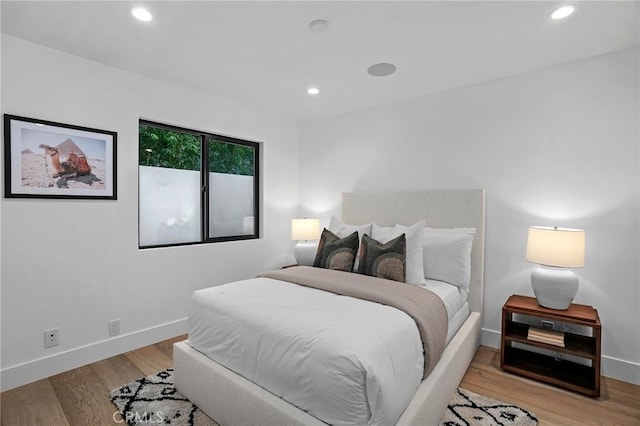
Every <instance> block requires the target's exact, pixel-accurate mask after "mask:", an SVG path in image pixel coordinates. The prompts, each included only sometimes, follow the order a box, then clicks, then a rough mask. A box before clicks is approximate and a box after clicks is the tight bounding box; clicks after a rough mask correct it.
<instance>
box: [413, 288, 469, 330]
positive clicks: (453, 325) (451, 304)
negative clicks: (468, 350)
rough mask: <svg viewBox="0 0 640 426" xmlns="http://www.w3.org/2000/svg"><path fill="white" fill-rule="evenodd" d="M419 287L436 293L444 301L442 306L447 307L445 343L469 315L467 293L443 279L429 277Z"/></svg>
mask: <svg viewBox="0 0 640 426" xmlns="http://www.w3.org/2000/svg"><path fill="white" fill-rule="evenodd" d="M420 287H422V288H426V289H427V290H429V291H431V292H433V293H435V294H437V295H438V297H440V299H441V300H442V301H443V302H444V306H445V308H446V309H447V318H448V319H449V323H448V329H447V343H449V341H451V339H452V338H453V336H454V335H455V334H456V332H457V331H458V329H460V327H461V326H462V323H464V321H465V320H466V319H467V317H468V316H469V303H468V302H467V298H468V296H469V293H468V292H467V291H466V290H464V289H461V288H459V287H456V286H455V285H452V284H449V283H445V282H444V281H435V280H430V279H426V283H425V284H422V285H420Z"/></svg>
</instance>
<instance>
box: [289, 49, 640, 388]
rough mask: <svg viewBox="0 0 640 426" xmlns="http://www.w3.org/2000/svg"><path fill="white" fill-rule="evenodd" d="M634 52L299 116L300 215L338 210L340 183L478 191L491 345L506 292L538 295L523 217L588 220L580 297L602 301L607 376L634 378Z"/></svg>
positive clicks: (638, 348)
mask: <svg viewBox="0 0 640 426" xmlns="http://www.w3.org/2000/svg"><path fill="white" fill-rule="evenodd" d="M638 60H639V58H638V49H628V50H624V51H619V52H615V53H611V54H608V55H603V56H598V57H594V58H591V59H588V60H583V61H579V62H574V63H568V64H565V65H562V66H557V67H553V68H549V69H544V70H540V71H536V72H531V73H527V74H522V75H518V76H514V77H511V78H504V79H500V80H495V81H491V82H486V83H483V84H478V85H474V86H470V87H465V88H460V89H458V90H452V91H447V92H443V93H439V94H434V95H431V96H426V97H420V98H417V99H413V100H409V101H404V102H398V103H393V104H390V105H386V106H382V107H378V108H373V109H368V110H365V111H359V112H354V113H350V114H344V115H340V116H337V117H333V118H328V119H324V120H319V121H314V122H309V123H306V124H305V125H303V126H302V127H301V130H300V148H299V151H300V162H299V167H300V182H299V185H300V202H301V205H302V208H303V214H305V215H308V216H315V217H321V218H324V219H325V220H326V221H328V219H329V217H330V216H331V215H332V214H336V215H339V213H340V211H339V207H340V206H339V204H340V194H341V192H345V191H363V190H395V189H400V190H402V189H423V188H485V189H486V190H487V200H486V203H487V211H486V226H487V237H486V263H485V265H486V269H485V293H484V297H485V299H484V319H483V329H484V332H483V342H484V343H485V344H489V345H492V346H497V345H498V338H499V330H500V313H501V307H502V305H503V303H504V302H505V300H506V299H507V297H508V296H509V295H511V294H514V293H517V294H525V295H531V296H532V295H533V292H532V290H531V286H530V281H529V275H530V273H531V271H532V270H533V268H534V265H532V264H530V263H528V262H526V261H525V260H524V250H525V245H526V236H527V228H528V226H530V225H557V226H567V227H575V228H583V229H585V230H586V236H587V237H586V238H587V242H586V244H587V254H586V266H585V267H584V268H582V269H577V270H575V271H576V273H577V274H578V275H579V277H580V281H581V283H580V290H579V292H578V296H577V298H576V300H575V302H576V303H583V304H588V305H593V306H594V307H596V308H597V309H598V311H599V314H600V318H601V321H602V324H603V349H602V351H603V355H604V359H603V373H604V374H605V375H607V376H611V377H616V378H619V379H622V380H626V381H630V382H633V383H638V384H640V331H639V329H640V272H639V268H638V263H639V260H640V259H639V253H640V250H639V240H640V229H639V219H640V212H639V202H640V200H639V191H640V161H639V160H640V154H639V140H640V136H639V124H640V123H639V118H638V117H639V114H640V109H639V106H638V103H639V96H638V95H639V85H638V78H639V77H638V76H639V67H638ZM389 78H402V73H401V70H400V71H399V72H398V73H397V74H396V75H394V76H392V77H389ZM380 84H385V83H384V80H382V79H381V80H380Z"/></svg>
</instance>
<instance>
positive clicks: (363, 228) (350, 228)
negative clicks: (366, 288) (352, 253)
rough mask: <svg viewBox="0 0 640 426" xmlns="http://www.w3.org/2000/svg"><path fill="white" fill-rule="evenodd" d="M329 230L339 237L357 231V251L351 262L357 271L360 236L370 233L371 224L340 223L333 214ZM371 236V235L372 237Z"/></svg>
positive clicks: (360, 243)
mask: <svg viewBox="0 0 640 426" xmlns="http://www.w3.org/2000/svg"><path fill="white" fill-rule="evenodd" d="M329 231H331V232H333V233H334V234H336V235H337V236H338V237H340V238H344V237H348V236H349V235H351V234H353V232H354V231H358V238H359V240H358V244H359V245H358V252H357V253H356V261H355V263H354V264H353V270H354V272H357V271H358V265H359V264H360V256H358V253H360V245H362V236H363V235H364V234H368V235H371V224H370V223H368V224H366V225H347V224H346V223H342V222H341V221H340V220H339V219H338V218H336V217H335V216H331V220H330V221H329ZM372 238H373V237H372Z"/></svg>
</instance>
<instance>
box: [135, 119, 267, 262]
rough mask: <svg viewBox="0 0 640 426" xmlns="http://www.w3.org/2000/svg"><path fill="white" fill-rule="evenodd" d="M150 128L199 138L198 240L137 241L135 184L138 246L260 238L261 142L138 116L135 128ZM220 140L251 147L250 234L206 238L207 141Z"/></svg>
mask: <svg viewBox="0 0 640 426" xmlns="http://www.w3.org/2000/svg"><path fill="white" fill-rule="evenodd" d="M141 125H144V126H148V127H154V128H157V129H162V130H167V131H173V132H179V133H186V134H190V135H193V136H198V137H200V241H189V242H183V243H168V244H152V245H145V246H143V245H141V244H140V187H139V186H138V248H139V249H142V250H144V249H150V248H163V247H179V246H190V245H199V244H211V243H219V242H228V241H243V240H255V239H259V238H260V212H261V209H260V187H261V186H260V155H261V149H260V148H261V145H262V144H261V143H260V142H254V141H249V140H245V139H239V138H235V137H231V136H226V135H220V134H216V133H211V132H204V131H198V130H193V129H187V128H184V127H180V126H174V125H170V124H165V123H159V122H156V121H150V120H145V119H140V120H139V122H138V130H139V129H140V126H141ZM210 141H215V142H224V143H230V144H236V145H242V146H248V147H250V148H253V154H254V155H253V213H254V216H253V233H252V234H241V235H228V236H222V237H209V234H210V232H209V222H210V220H209V219H210V218H209V213H210V212H209V174H210V172H209V142H210ZM139 179H140V133H139V132H138V181H139Z"/></svg>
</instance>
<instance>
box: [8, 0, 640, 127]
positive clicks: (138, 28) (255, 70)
mask: <svg viewBox="0 0 640 426" xmlns="http://www.w3.org/2000/svg"><path fill="white" fill-rule="evenodd" d="M573 3H574V4H576V2H573ZM560 4H561V3H560V2H555V1H554V2H545V1H529V2H521V1H498V2H484V1H468V2H466V1H407V2H400V1H388V2H382V1H350V2H348V1H333V2H330V1H286V2H272V1H258V2H248V1H231V2H219V1H194V2H191V1H145V0H141V1H135V2H132V1H104V2H103V1H41V2H37V1H15V2H14V1H2V5H1V7H2V10H1V14H2V27H1V28H2V32H3V33H7V34H10V35H13V36H15V37H19V38H22V39H25V40H29V41H32V42H35V43H39V44H42V45H45V46H49V47H52V48H54V49H58V50H61V51H64V52H69V53H72V54H74V55H78V56H81V57H84V58H87V59H90V60H93V61H96V62H101V63H104V64H107V65H111V66H114V67H116V68H120V69H123V70H127V71H131V72H134V73H138V74H142V75H146V76H149V77H152V78H157V79H161V80H164V81H168V82H171V83H173V84H179V85H183V86H187V87H190V88H194V89H196V90H202V91H208V92H211V93H214V94H216V95H218V96H223V97H226V98H230V99H233V100H236V101H239V102H242V103H244V104H249V105H251V106H252V107H254V108H257V109H259V110H267V111H272V112H275V113H278V114H282V115H285V116H288V117H290V118H292V119H294V120H296V121H306V120H313V119H318V118H321V117H326V116H330V115H334V114H340V113H344V112H348V111H354V110H359V109H363V108H367V107H371V106H375V105H380V104H385V103H389V102H394V101H398V100H401V99H406V98H412V97H417V96H421V95H425V94H429V93H434V92H440V91H443V90H448V89H452V88H456V87H461V86H466V85H470V84H474V83H478V82H482V81H487V80H492V79H496V78H501V77H505V76H509V75H514V74H518V73H523V72H527V71H531V70H535V69H540V68H545V67H549V66H553V65H557V64H560V63H565V62H569V61H573V60H577V59H582V58H586V57H589V56H594V55H599V54H602V53H606V52H610V51H614V50H619V49H624V48H627V47H631V46H637V45H638V44H639V32H640V29H639V2H637V1H620V2H616V1H602V2H597V1H587V2H579V3H578V4H577V10H576V12H575V13H574V14H573V15H572V16H570V17H569V18H567V19H565V20H564V21H553V20H551V19H550V18H549V13H550V12H551V11H552V10H553V9H554V8H555V7H556V6H558V5H560ZM139 5H143V6H145V7H146V8H147V9H148V10H149V11H150V12H151V13H152V14H153V20H152V21H151V22H148V23H143V22H139V21H137V20H135V19H134V18H133V17H132V16H131V13H130V10H131V8H132V7H133V6H139ZM315 19H325V20H327V21H329V28H328V31H326V32H312V31H310V30H309V28H308V24H309V23H310V22H311V21H313V20H315ZM378 62H390V63H393V64H395V65H396V66H397V71H396V72H395V73H394V74H392V75H391V76H388V77H373V76H370V75H369V74H367V68H368V67H369V66H370V65H372V64H374V63H378ZM311 86H315V87H317V88H318V89H319V90H320V93H319V94H318V95H313V96H312V95H309V94H307V92H306V90H307V89H308V88H309V87H311Z"/></svg>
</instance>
